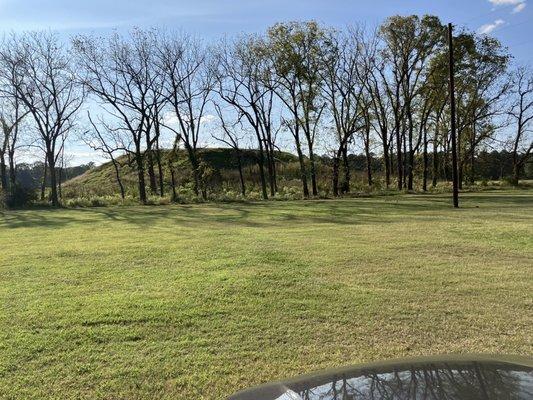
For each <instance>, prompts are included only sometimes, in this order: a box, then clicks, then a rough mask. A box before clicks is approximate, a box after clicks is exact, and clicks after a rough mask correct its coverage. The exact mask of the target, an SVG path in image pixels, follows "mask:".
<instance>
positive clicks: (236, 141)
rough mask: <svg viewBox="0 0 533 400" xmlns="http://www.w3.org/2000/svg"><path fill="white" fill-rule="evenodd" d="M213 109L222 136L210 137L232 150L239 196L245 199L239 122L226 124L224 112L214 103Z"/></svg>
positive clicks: (214, 135) (214, 134) (241, 137)
mask: <svg viewBox="0 0 533 400" xmlns="http://www.w3.org/2000/svg"><path fill="white" fill-rule="evenodd" d="M215 109H216V112H217V115H218V119H219V120H220V127H221V129H222V135H219V134H216V133H212V136H213V138H214V139H216V140H218V141H219V142H222V143H224V144H225V145H227V146H229V147H230V148H231V149H233V151H234V153H235V159H236V161H237V169H238V171H239V181H240V185H241V194H242V196H243V197H245V196H246V183H245V181H244V172H243V163H242V149H241V147H240V141H241V140H242V139H243V137H244V135H239V133H238V132H239V125H240V120H239V119H238V120H237V121H235V122H234V123H233V124H228V123H227V122H226V117H224V111H223V110H222V109H221V108H220V106H219V105H218V104H216V103H215ZM241 131H242V130H241Z"/></svg>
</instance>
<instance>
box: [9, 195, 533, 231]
mask: <svg viewBox="0 0 533 400" xmlns="http://www.w3.org/2000/svg"><path fill="white" fill-rule="evenodd" d="M450 203H451V200H450V198H449V196H447V195H429V196H428V195H405V196H391V197H369V198H350V199H339V200H306V201H283V202H281V201H280V202H250V203H208V204H194V205H170V206H146V207H142V206H134V207H121V206H116V207H102V208H78V209H40V210H20V211H6V212H1V213H0V229H2V228H32V227H44V228H62V227H66V226H69V225H73V224H76V225H86V224H89V225H91V224H101V223H105V222H108V221H112V222H114V223H122V224H133V225H136V226H138V227H140V228H142V227H151V226H156V225H159V224H161V222H165V223H167V226H169V225H170V226H171V225H177V226H180V227H188V228H208V227H209V228H221V229H222V228H224V227H227V226H239V227H247V228H261V227H275V226H279V227H283V228H286V227H298V226H299V225H309V224H311V225H312V224H333V225H361V224H369V223H394V222H399V221H404V220H405V218H409V219H414V218H423V219H424V220H428V219H429V220H432V219H439V218H444V217H446V216H448V215H450V214H449V213H450V212H452V211H454V210H453V209H452V208H451V204H450ZM527 206H533V196H532V195H530V194H527V195H524V194H516V195H515V194H501V193H498V194H495V193H488V194H487V193H468V194H465V195H464V196H463V201H462V208H461V209H460V210H455V211H459V212H461V211H462V210H473V209H476V208H477V207H483V208H485V209H487V208H491V209H492V210H495V211H498V210H501V209H508V208H511V209H516V208H517V207H518V208H520V207H527ZM452 215H453V214H452ZM283 224H287V225H283Z"/></svg>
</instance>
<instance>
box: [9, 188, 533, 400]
mask: <svg viewBox="0 0 533 400" xmlns="http://www.w3.org/2000/svg"><path fill="white" fill-rule="evenodd" d="M449 203H450V201H449V198H448V197H447V196H438V195H432V196H420V195H403V196H392V197H374V198H367V199H345V200H336V201H308V202H305V201H301V202H282V203H281V202H280V203H277V202H274V203H252V204H239V203H232V204H205V205H190V206H164V207H116V208H113V207H109V208H98V209H75V210H50V209H47V210H29V211H11V212H4V213H1V214H0V248H1V250H2V251H1V252H0V307H1V308H0V398H7V399H15V398H16V399H19V398H25V399H42V398H62V399H63V398H67V399H68V398H72V399H78V398H86V399H161V398H163V399H171V398H172V399H175V398H179V399H181V398H183V399H190V398H195V399H221V398H224V397H226V396H227V395H229V394H231V393H232V392H234V391H236V390H238V389H240V388H243V387H246V386H249V385H253V384H258V383H261V382H264V381H268V380H273V379H278V378H282V377H286V376H290V375H293V374H298V373H304V372H310V371H312V370H316V369H321V368H327V367H337V366H343V365H346V364H351V363H356V362H362V361H370V360H377V359H384V358H390V357H399V356H407V355H422V354H424V355H426V354H441V353H466V352H486V353H516V354H531V352H532V350H533V346H532V335H531V331H532V329H531V328H532V322H533V318H532V305H533V301H532V296H531V293H532V292H533V290H532V289H533V239H532V238H533V192H532V191H523V192H517V191H513V192H502V191H498V192H493V193H491V192H484V193H473V194H468V195H465V196H464V206H463V208H461V209H460V210H453V209H451V208H450V204H449Z"/></svg>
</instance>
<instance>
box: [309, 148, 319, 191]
mask: <svg viewBox="0 0 533 400" xmlns="http://www.w3.org/2000/svg"><path fill="white" fill-rule="evenodd" d="M308 146H309V163H310V166H311V187H312V190H313V196H318V186H317V184H316V164H315V153H314V152H313V147H312V144H308Z"/></svg>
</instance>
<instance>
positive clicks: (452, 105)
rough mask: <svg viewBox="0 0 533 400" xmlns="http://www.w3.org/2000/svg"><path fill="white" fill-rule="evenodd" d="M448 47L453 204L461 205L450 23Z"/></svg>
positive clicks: (451, 28)
mask: <svg viewBox="0 0 533 400" xmlns="http://www.w3.org/2000/svg"><path fill="white" fill-rule="evenodd" d="M448 47H449V50H450V62H449V65H450V112H451V118H450V119H451V122H452V124H451V125H452V126H451V128H452V129H451V134H452V179H453V206H454V207H455V208H458V207H459V179H458V178H459V176H458V175H459V174H458V170H457V128H456V126H455V81H454V69H455V67H454V56H453V26H452V24H451V23H450V24H448Z"/></svg>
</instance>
